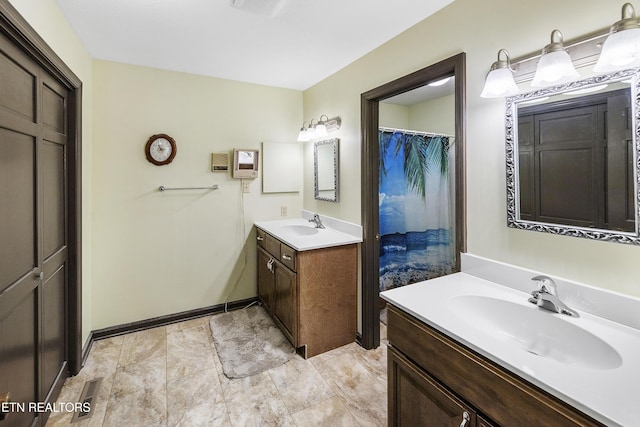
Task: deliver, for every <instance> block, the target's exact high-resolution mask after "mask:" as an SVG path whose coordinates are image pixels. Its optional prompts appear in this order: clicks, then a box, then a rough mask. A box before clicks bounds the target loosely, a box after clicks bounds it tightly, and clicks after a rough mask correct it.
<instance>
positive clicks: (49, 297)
mask: <svg viewBox="0 0 640 427" xmlns="http://www.w3.org/2000/svg"><path fill="white" fill-rule="evenodd" d="M67 100H68V92H67V90H66V89H65V88H64V87H62V86H61V85H59V84H58V83H57V82H56V81H55V80H54V79H53V78H51V77H50V76H49V75H48V74H47V73H46V72H44V71H43V70H42V69H41V68H40V67H39V66H38V65H36V64H35V63H34V62H33V61H31V60H30V59H29V57H27V56H26V55H24V54H23V53H22V52H21V51H19V50H18V49H17V48H16V47H15V46H14V45H13V44H11V43H10V42H9V41H8V40H6V39H5V38H4V37H0V395H1V394H3V393H5V392H9V393H11V401H13V402H20V403H27V402H46V401H48V400H55V398H56V394H57V391H59V387H61V386H62V382H63V380H64V377H65V372H66V360H67V355H66V342H65V339H66V338H65V330H66V325H65V321H66V319H65V313H66V307H65V298H66V293H67V283H68V278H67V274H68V273H67V261H68V254H67V242H68V231H67V223H66V218H67V211H66V206H67V203H66V198H67V194H66V193H65V188H66V184H67V182H66V180H67V176H66V170H67V168H66V163H65V162H66V158H67V156H66V144H67V129H66V126H67V125H66V123H67V104H68V101H67ZM43 418H45V417H38V414H34V413H32V412H29V411H26V412H22V413H21V412H16V413H11V414H9V416H8V417H7V419H6V420H5V421H3V422H2V423H3V424H2V425H3V427H4V426H29V425H32V424H33V423H34V422H35V423H36V424H39V423H41V422H42V421H43Z"/></svg>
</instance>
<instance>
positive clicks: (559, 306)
mask: <svg viewBox="0 0 640 427" xmlns="http://www.w3.org/2000/svg"><path fill="white" fill-rule="evenodd" d="M531 280H533V281H534V282H538V290H534V291H533V292H531V298H529V302H530V303H532V304H536V305H537V306H538V307H540V308H544V309H545V310H549V311H553V312H554V313H561V314H566V315H568V316H573V317H580V316H579V315H578V312H577V311H575V310H573V309H571V308H569V307H568V306H567V305H566V304H565V303H563V302H562V301H560V298H558V290H557V286H556V284H555V282H554V281H553V279H551V278H550V277H547V276H535V277H532V278H531Z"/></svg>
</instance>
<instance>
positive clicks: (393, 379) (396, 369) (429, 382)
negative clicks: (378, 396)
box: [388, 347, 477, 427]
mask: <svg viewBox="0 0 640 427" xmlns="http://www.w3.org/2000/svg"><path fill="white" fill-rule="evenodd" d="M388 360H389V378H388V386H389V390H388V393H389V394H388V396H389V397H388V399H389V426H412V427H413V426H425V427H433V426H439V427H440V426H442V427H459V426H465V427H476V426H477V419H476V418H477V417H476V413H475V411H474V410H473V409H472V408H470V407H469V406H468V405H466V404H465V403H463V402H462V401H461V400H460V399H458V398H457V397H455V396H454V395H453V394H451V393H450V392H449V391H447V390H446V389H444V388H443V387H442V386H441V385H439V384H438V383H436V381H435V380H434V379H432V378H431V377H429V376H427V375H426V374H425V373H423V372H422V371H421V370H420V369H418V368H416V367H415V365H413V364H412V363H411V362H410V361H409V360H408V359H406V358H405V357H404V356H402V355H401V354H400V353H398V352H397V351H395V350H394V349H393V348H392V347H389V348H388ZM465 421H466V422H465Z"/></svg>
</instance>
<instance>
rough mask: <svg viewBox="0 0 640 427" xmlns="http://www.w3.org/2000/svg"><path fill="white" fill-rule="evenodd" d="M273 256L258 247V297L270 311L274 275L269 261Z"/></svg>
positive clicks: (269, 311)
mask: <svg viewBox="0 0 640 427" xmlns="http://www.w3.org/2000/svg"><path fill="white" fill-rule="evenodd" d="M272 259H273V258H272V257H271V255H269V254H268V253H267V252H265V251H264V250H263V249H262V248H258V298H260V301H262V305H263V307H264V308H265V310H267V312H268V313H271V310H272V307H273V301H272V298H273V284H274V281H275V277H274V274H273V272H272V271H271V269H270V268H269V262H270V261H271V260H272Z"/></svg>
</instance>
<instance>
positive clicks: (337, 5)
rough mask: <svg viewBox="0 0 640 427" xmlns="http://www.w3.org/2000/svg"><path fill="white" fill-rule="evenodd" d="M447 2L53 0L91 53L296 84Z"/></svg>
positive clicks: (315, 78) (318, 76) (320, 75)
mask: <svg viewBox="0 0 640 427" xmlns="http://www.w3.org/2000/svg"><path fill="white" fill-rule="evenodd" d="M453 1H454V0H346V1H345V0H322V1H317V0H57V2H58V4H59V5H60V8H61V10H62V12H63V13H64V15H65V16H66V17H67V19H68V20H69V22H70V23H71V26H72V27H73V28H74V30H75V31H76V33H77V34H78V37H79V38H80V40H81V41H82V43H83V44H84V46H85V47H86V49H87V50H88V51H89V53H90V55H91V56H92V57H94V58H97V59H104V60H110V61H116V62H122V63H127V64H134V65H142V66H148V67H153V68H160V69H166V70H172V71H182V72H187V73H193V74H199V75H206V76H212V77H219V78H223V79H230V80H237V81H243V82H249V83H257V84H262V85H268V86H275V87H282V88H290V89H297V90H305V89H307V88H309V87H310V86H313V85H314V84H316V83H318V82H319V81H322V80H323V79H325V78H326V77H328V76H330V75H331V74H333V73H335V72H336V71H338V70H340V69H341V68H343V67H345V66H346V65H348V64H350V63H351V62H353V61H355V60H356V59H358V58H360V57H361V56H363V55H365V54H366V53H368V52H370V51H372V50H373V49H375V48H377V47H378V46H380V45H382V44H383V43H385V42H386V41H388V40H390V39H392V38H393V37H395V36H397V35H398V34H400V33H402V32H403V31H405V30H406V29H408V28H410V27H412V26H413V25H415V24H417V23H418V22H420V21H422V20H424V19H425V18H427V17H428V16H430V15H432V14H433V13H435V12H436V11H438V10H439V9H441V8H443V7H444V6H446V5H447V4H449V3H452V2H453ZM232 3H244V6H245V7H244V8H240V9H239V8H236V7H233V6H232ZM276 3H277V5H276ZM261 4H266V5H272V4H273V5H276V6H277V7H276V8H275V10H274V11H273V12H272V13H260V12H256V11H252V10H251V9H252V7H251V6H252V5H257V6H260V5H261Z"/></svg>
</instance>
